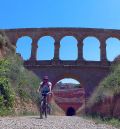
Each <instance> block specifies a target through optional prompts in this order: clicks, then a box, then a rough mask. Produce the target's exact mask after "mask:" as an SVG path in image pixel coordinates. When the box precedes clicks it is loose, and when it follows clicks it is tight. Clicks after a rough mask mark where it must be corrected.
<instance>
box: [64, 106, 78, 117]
mask: <svg viewBox="0 0 120 129" xmlns="http://www.w3.org/2000/svg"><path fill="white" fill-rule="evenodd" d="M74 115H76V111H75V109H74V108H73V107H69V108H68V109H67V111H66V116H74Z"/></svg>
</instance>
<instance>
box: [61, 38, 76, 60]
mask: <svg viewBox="0 0 120 129" xmlns="http://www.w3.org/2000/svg"><path fill="white" fill-rule="evenodd" d="M68 43H69V45H68ZM77 43H78V41H77V39H76V38H75V37H74V36H65V37H63V38H62V39H61V41H60V59H61V60H77V58H78V48H77Z"/></svg>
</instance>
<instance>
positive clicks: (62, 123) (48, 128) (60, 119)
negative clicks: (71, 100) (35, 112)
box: [0, 116, 117, 129]
mask: <svg viewBox="0 0 120 129" xmlns="http://www.w3.org/2000/svg"><path fill="white" fill-rule="evenodd" d="M0 129H117V128H115V127H112V126H110V125H105V124H95V122H93V121H91V120H86V119H84V118H81V117H77V116H73V117H69V116H48V118H47V119H46V118H44V119H39V117H38V116H24V117H3V118H2V117H0Z"/></svg>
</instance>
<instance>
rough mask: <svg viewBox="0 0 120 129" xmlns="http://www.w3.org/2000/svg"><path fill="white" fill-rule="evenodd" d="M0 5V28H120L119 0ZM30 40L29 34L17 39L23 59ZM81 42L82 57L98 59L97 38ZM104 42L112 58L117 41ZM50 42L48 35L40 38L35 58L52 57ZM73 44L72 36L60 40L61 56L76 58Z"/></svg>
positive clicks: (7, 1)
mask: <svg viewBox="0 0 120 129" xmlns="http://www.w3.org/2000/svg"><path fill="white" fill-rule="evenodd" d="M0 4H1V6H0V29H7V28H33V27H34V28H41V27H82V28H84V27H85V28H106V29H120V0H0ZM31 42H32V40H31V39H30V38H28V37H27V38H23V39H19V40H18V42H17V52H20V53H21V54H22V56H23V57H24V59H29V57H30V49H31ZM84 42H85V44H84V58H85V59H87V60H99V58H100V57H99V55H100V54H99V41H97V39H95V38H93V37H92V38H90V37H89V38H87V39H85V41H84ZM107 42H109V43H108V44H107V57H108V59H109V60H110V61H112V60H113V59H114V58H115V56H117V55H119V54H120V41H119V40H117V39H109V40H108V41H107ZM53 43H54V40H53V39H52V38H50V37H44V38H42V39H40V40H39V42H38V44H39V46H40V47H39V50H38V53H37V59H40V60H42V59H51V58H53V55H54V53H53V49H54V46H53ZM68 43H69V45H68ZM42 44H43V45H42ZM44 44H45V45H44ZM50 44H51V45H50ZM76 45H77V42H76V40H75V39H74V38H73V37H65V38H64V39H62V41H61V50H60V58H61V59H63V60H66V59H74V60H75V59H76V58H77V48H76ZM73 48H74V49H73ZM26 50H27V51H26ZM111 51H112V53H111ZM48 52H49V54H47V53H48Z"/></svg>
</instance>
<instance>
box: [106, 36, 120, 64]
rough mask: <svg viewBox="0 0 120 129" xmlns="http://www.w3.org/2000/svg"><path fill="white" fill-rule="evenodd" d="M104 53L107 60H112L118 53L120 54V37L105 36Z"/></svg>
mask: <svg viewBox="0 0 120 129" xmlns="http://www.w3.org/2000/svg"><path fill="white" fill-rule="evenodd" d="M106 53H107V60H108V61H113V60H114V59H115V58H116V57H117V56H118V55H120V39H118V38H116V37H109V38H107V40H106Z"/></svg>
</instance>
